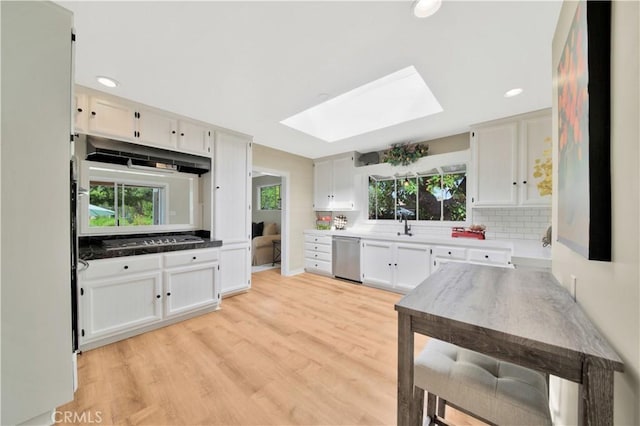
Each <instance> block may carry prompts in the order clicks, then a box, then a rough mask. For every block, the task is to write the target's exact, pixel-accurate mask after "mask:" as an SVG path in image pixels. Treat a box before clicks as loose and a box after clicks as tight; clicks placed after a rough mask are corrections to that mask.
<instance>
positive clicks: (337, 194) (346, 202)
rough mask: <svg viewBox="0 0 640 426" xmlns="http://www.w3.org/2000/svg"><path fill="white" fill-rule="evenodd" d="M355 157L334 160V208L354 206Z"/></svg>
mask: <svg viewBox="0 0 640 426" xmlns="http://www.w3.org/2000/svg"><path fill="white" fill-rule="evenodd" d="M353 167H354V166H353V157H352V156H351V155H349V156H346V157H343V158H336V159H334V160H333V179H332V180H333V198H332V201H333V206H332V207H333V208H334V209H352V208H353V198H354V197H353Z"/></svg>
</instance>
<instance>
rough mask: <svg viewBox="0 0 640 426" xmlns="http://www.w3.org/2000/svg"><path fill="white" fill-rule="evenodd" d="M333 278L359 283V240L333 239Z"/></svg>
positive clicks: (352, 238) (340, 237) (350, 238)
mask: <svg viewBox="0 0 640 426" xmlns="http://www.w3.org/2000/svg"><path fill="white" fill-rule="evenodd" d="M332 252H333V258H332V260H333V276H334V277H336V278H343V279H345V280H349V281H355V282H357V283H361V282H362V281H361V278H360V238H355V237H342V236H334V237H333V250H332Z"/></svg>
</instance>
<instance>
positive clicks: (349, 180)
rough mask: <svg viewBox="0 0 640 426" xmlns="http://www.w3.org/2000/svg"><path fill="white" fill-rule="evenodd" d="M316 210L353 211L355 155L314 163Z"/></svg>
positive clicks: (314, 205)
mask: <svg viewBox="0 0 640 426" xmlns="http://www.w3.org/2000/svg"><path fill="white" fill-rule="evenodd" d="M313 165H314V176H313V178H314V203H313V207H314V209H315V210H353V209H354V207H355V204H354V190H353V168H354V163H353V155H351V154H348V155H343V156H339V157H331V158H325V159H320V160H316V161H315V162H314V163H313Z"/></svg>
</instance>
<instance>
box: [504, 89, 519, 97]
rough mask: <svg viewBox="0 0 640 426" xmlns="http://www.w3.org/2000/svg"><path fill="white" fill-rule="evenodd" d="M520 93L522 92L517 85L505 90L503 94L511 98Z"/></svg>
mask: <svg viewBox="0 0 640 426" xmlns="http://www.w3.org/2000/svg"><path fill="white" fill-rule="evenodd" d="M520 93H522V89H521V88H519V87H516V88H515V89H511V90H507V91H506V92H505V94H504V97H505V98H513V97H514V96H518V95H519V94H520Z"/></svg>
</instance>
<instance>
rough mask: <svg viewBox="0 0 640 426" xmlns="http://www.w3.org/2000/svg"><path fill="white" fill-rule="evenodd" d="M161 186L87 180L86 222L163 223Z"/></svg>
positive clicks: (107, 224)
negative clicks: (87, 211)
mask: <svg viewBox="0 0 640 426" xmlns="http://www.w3.org/2000/svg"><path fill="white" fill-rule="evenodd" d="M164 204H165V188H164V187H155V186H145V185H140V184H135V185H130V184H125V183H118V182H101V181H91V182H90V185H89V226H90V227H112V226H141V225H143V226H144V225H163V224H165V223H166V218H165V214H164V211H165V209H164Z"/></svg>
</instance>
